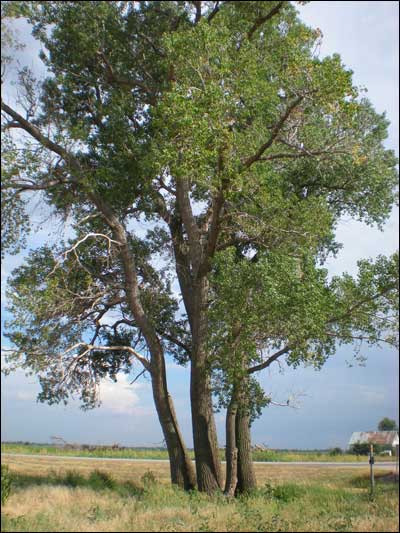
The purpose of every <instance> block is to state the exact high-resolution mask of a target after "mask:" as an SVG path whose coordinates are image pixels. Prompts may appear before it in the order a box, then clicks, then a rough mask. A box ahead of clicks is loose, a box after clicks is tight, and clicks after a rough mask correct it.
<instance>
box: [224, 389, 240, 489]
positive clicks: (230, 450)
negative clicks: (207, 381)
mask: <svg viewBox="0 0 400 533" xmlns="http://www.w3.org/2000/svg"><path fill="white" fill-rule="evenodd" d="M237 408H238V406H237V401H236V398H235V396H234V395H232V399H231V401H230V403H229V407H228V409H227V411H226V450H225V457H226V478H225V490H224V493H225V495H226V496H229V497H232V496H234V495H235V490H236V485H237V457H238V450H237V447H236V413H237Z"/></svg>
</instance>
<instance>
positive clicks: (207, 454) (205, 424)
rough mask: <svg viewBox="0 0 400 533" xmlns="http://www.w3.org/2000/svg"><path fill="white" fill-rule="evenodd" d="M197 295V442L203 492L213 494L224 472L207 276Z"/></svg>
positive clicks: (194, 367)
mask: <svg viewBox="0 0 400 533" xmlns="http://www.w3.org/2000/svg"><path fill="white" fill-rule="evenodd" d="M194 294H195V299H194V309H195V310H194V320H193V324H194V327H193V337H192V338H193V351H192V365H191V374H190V377H191V381H190V398H191V407H192V425H193V444H194V451H195V459H196V473H197V484H198V488H199V490H200V491H202V492H207V493H209V494H211V493H213V492H215V491H216V490H219V489H222V473H221V460H220V458H219V450H218V439H217V429H216V426H215V418H214V412H213V408H212V398H211V382H210V370H209V368H208V361H207V352H206V341H207V298H208V282H207V279H206V277H205V276H204V277H203V278H202V279H201V280H199V282H198V285H197V287H196V290H195V293H194Z"/></svg>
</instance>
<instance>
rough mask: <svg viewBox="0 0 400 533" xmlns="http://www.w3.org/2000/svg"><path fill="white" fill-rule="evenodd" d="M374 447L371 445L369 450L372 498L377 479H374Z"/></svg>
mask: <svg viewBox="0 0 400 533" xmlns="http://www.w3.org/2000/svg"><path fill="white" fill-rule="evenodd" d="M374 462H375V459H374V445H373V444H371V445H370V449H369V471H370V480H371V496H373V495H374V488H375V478H374Z"/></svg>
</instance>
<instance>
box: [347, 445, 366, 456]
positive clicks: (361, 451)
mask: <svg viewBox="0 0 400 533" xmlns="http://www.w3.org/2000/svg"><path fill="white" fill-rule="evenodd" d="M369 448H370V445H369V444H368V442H356V443H355V444H353V445H352V446H351V447H350V453H352V454H354V455H368V454H369Z"/></svg>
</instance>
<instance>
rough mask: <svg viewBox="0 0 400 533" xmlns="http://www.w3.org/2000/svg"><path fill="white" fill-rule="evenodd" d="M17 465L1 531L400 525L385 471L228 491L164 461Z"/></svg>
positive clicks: (395, 498) (323, 528)
mask: <svg viewBox="0 0 400 533" xmlns="http://www.w3.org/2000/svg"><path fill="white" fill-rule="evenodd" d="M41 474H42V475H32V474H26V473H24V472H23V471H22V472H21V471H19V472H17V471H15V472H14V474H13V485H12V493H11V496H10V499H9V501H8V503H7V504H6V505H5V506H4V507H3V510H2V511H3V512H2V516H1V531H4V532H14V531H26V532H31V531H32V532H33V531H37V532H47V531H49V532H53V533H54V532H58V531H71V532H72V531H125V532H134V531H135V532H136V531H232V532H233V531H238V532H239V531H269V532H275V531H388V532H389V531H398V525H397V524H398V492H397V486H396V485H395V484H393V483H384V482H383V481H381V479H380V478H379V476H378V477H377V486H376V493H375V496H374V498H371V497H370V495H369V491H368V476H367V475H366V474H363V475H361V476H360V475H359V474H357V475H355V474H354V472H353V473H346V474H345V475H343V473H341V474H338V473H337V472H335V471H332V472H331V475H330V478H329V482H327V481H326V479H325V478H324V477H322V476H321V478H320V479H317V480H313V481H312V482H310V481H309V480H308V479H307V478H305V477H302V476H294V478H295V479H296V483H294V482H282V481H281V480H280V479H279V478H278V479H274V480H273V481H272V482H268V483H264V484H263V485H262V486H260V488H259V489H258V490H256V491H254V493H252V494H251V495H249V496H242V497H239V498H236V499H227V498H225V497H224V496H223V495H222V494H217V495H214V496H212V497H210V496H207V495H205V494H200V493H198V492H197V491H193V492H191V493H185V492H183V491H182V490H179V489H176V488H174V487H172V486H170V485H166V484H163V483H159V482H158V479H157V476H158V472H157V467H155V470H154V471H153V472H151V473H149V472H144V474H142V475H141V477H140V478H139V479H133V480H130V481H124V480H121V479H119V478H118V474H119V472H118V470H115V475H114V476H113V475H112V474H110V472H106V471H99V470H95V471H92V472H87V471H85V470H83V469H82V470H81V471H80V470H79V469H78V470H71V471H65V472H62V473H61V472H56V471H50V472H45V471H43V472H41Z"/></svg>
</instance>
